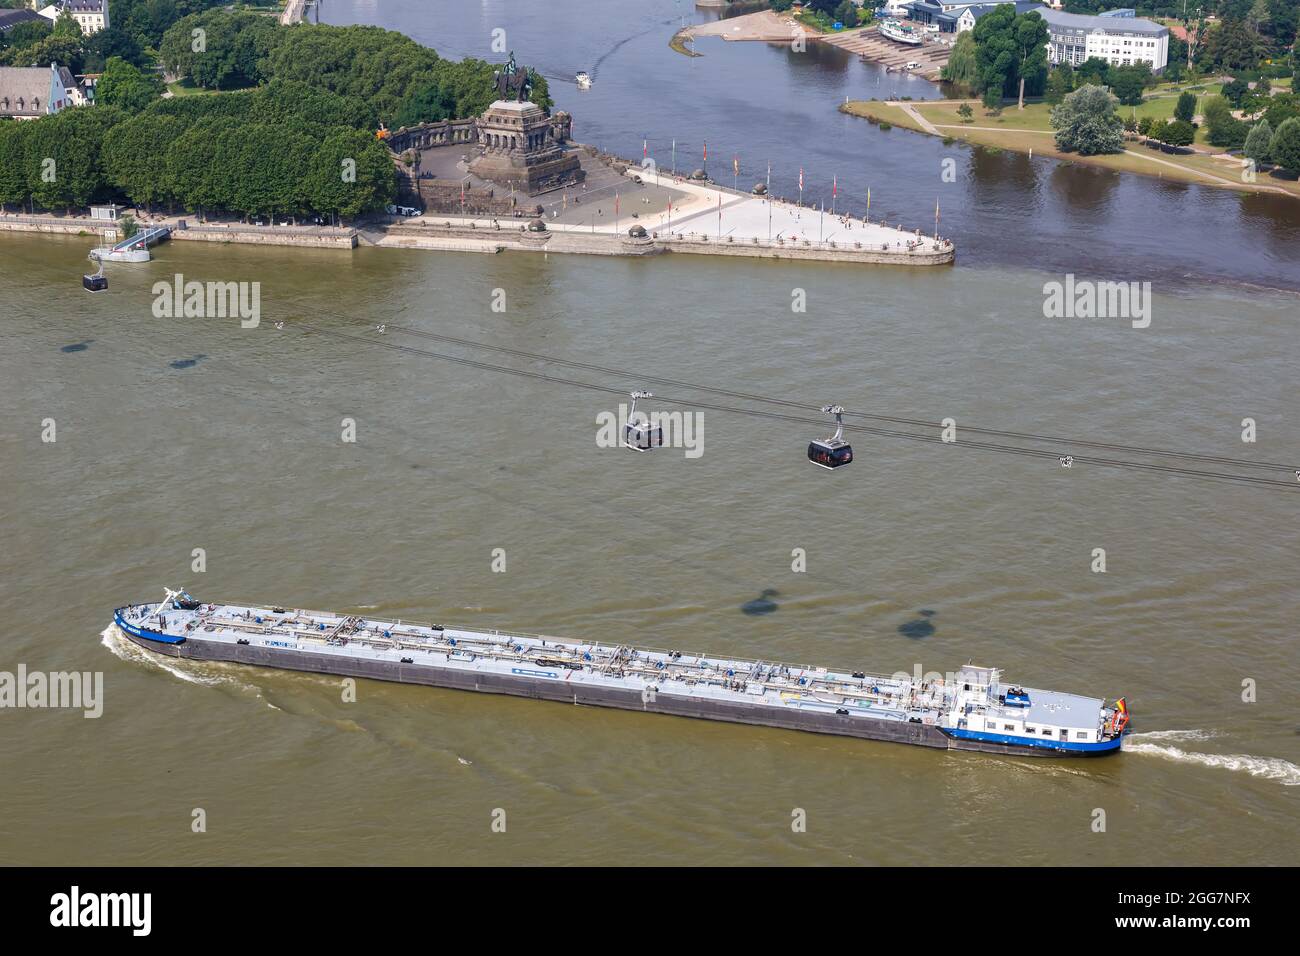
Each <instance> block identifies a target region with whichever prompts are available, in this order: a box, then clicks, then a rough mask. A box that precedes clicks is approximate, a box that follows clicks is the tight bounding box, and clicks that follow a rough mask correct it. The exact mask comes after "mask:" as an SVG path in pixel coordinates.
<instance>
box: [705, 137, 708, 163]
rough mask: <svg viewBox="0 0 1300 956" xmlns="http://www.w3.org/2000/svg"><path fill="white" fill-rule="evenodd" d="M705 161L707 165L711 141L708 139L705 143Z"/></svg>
mask: <svg viewBox="0 0 1300 956" xmlns="http://www.w3.org/2000/svg"><path fill="white" fill-rule="evenodd" d="M704 161H705V162H706V163H707V162H708V161H709V141H708V140H707V139H706V140H705V141H704Z"/></svg>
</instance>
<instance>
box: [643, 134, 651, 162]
mask: <svg viewBox="0 0 1300 956" xmlns="http://www.w3.org/2000/svg"><path fill="white" fill-rule="evenodd" d="M649 155H650V141H649V140H648V139H643V140H641V158H642V159H645V158H646V157H647V156H649Z"/></svg>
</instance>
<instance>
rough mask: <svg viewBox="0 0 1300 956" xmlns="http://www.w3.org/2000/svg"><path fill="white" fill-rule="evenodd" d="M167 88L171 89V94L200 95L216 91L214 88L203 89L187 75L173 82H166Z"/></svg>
mask: <svg viewBox="0 0 1300 956" xmlns="http://www.w3.org/2000/svg"><path fill="white" fill-rule="evenodd" d="M167 89H169V90H171V91H172V96H201V95H204V94H207V93H215V92H216V90H205V89H203V88H202V87H201V86H195V85H194V81H193V80H191V79H190V78H189V77H188V76H186V77H182V78H181V79H179V80H177V81H176V82H175V83H168V84H167Z"/></svg>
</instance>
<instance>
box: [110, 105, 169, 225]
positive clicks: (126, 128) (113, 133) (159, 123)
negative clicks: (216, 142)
mask: <svg viewBox="0 0 1300 956" xmlns="http://www.w3.org/2000/svg"><path fill="white" fill-rule="evenodd" d="M183 131H184V124H183V123H182V122H181V121H180V120H178V119H177V118H176V117H174V116H155V115H150V114H143V115H140V116H133V117H131V118H130V119H128V120H126V121H125V122H122V123H118V124H117V125H116V126H114V127H113V128H112V129H111V130H109V131H108V133H107V135H105V137H104V150H103V154H102V156H103V163H104V175H105V176H106V177H107V179H108V181H109V182H110V183H112V184H113V185H114V186H116V187H117V188H118V189H121V190H122V191H123V192H124V193H126V195H127V196H128V197H129V198H130V199H131V201H132V202H133V203H135V204H136V205H137V206H148V207H149V208H151V209H152V208H153V204H154V203H156V202H163V201H165V200H168V199H171V198H172V196H173V194H174V190H173V186H172V181H171V177H170V174H169V170H168V166H167V149H168V147H169V146H170V145H171V144H172V142H173V141H174V140H176V139H177V138H178V137H179V136H180V135H181V133H182V132H183Z"/></svg>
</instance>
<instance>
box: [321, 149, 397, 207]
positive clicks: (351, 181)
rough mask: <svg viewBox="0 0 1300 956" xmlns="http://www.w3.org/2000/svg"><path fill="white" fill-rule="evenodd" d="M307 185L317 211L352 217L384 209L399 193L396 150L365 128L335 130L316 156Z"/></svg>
mask: <svg viewBox="0 0 1300 956" xmlns="http://www.w3.org/2000/svg"><path fill="white" fill-rule="evenodd" d="M305 187H306V198H307V205H308V207H309V208H311V209H313V210H315V211H316V212H321V213H333V214H335V215H339V216H346V217H349V218H350V217H353V216H358V215H360V214H361V213H363V212H370V211H373V210H376V209H382V208H383V207H384V206H385V205H386V204H388V203H390V202H392V201H393V197H394V196H395V195H396V194H397V176H396V170H395V167H394V166H393V158H392V154H391V153H390V152H389V151H388V148H387V147H386V146H384V145H383V144H382V143H380V142H379V141H378V140H376V139H375V138H374V137H373V136H370V135H368V134H367V133H365V132H363V131H360V130H347V129H339V130H335V131H334V132H332V133H330V134H329V135H328V136H327V137H326V138H325V139H324V141H322V142H321V144H320V146H319V147H317V149H316V151H315V153H314V155H313V156H312V158H311V163H310V165H309V166H308V168H307V170H306V182H305Z"/></svg>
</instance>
